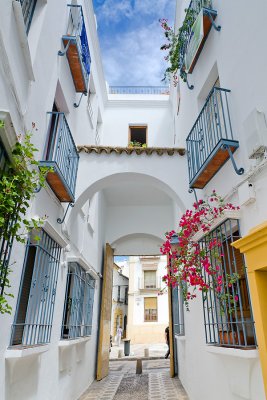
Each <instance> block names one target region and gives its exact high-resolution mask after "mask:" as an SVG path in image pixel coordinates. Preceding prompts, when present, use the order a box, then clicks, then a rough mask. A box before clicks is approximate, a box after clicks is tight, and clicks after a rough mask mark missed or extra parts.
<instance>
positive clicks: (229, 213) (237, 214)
mask: <svg viewBox="0 0 267 400" xmlns="http://www.w3.org/2000/svg"><path fill="white" fill-rule="evenodd" d="M240 218H241V211H240V210H225V211H224V213H223V215H221V216H219V217H218V218H216V219H214V221H213V222H212V224H211V226H210V230H209V231H210V232H211V231H213V230H214V229H215V228H217V226H219V225H220V224H222V223H223V222H225V221H226V220H227V219H240ZM206 234H207V232H203V230H202V229H200V230H199V231H198V232H197V233H196V234H195V235H194V236H193V237H192V241H193V242H199V240H201V239H202V238H203V237H204V236H206Z"/></svg>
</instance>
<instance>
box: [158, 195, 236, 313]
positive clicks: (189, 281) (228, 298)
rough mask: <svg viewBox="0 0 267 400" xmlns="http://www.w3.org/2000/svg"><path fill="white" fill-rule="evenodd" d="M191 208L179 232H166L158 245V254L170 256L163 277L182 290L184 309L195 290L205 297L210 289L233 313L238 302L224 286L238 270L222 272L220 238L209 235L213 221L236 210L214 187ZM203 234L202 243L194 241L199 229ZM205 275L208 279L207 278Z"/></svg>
mask: <svg viewBox="0 0 267 400" xmlns="http://www.w3.org/2000/svg"><path fill="white" fill-rule="evenodd" d="M193 208H194V210H187V211H186V213H185V214H184V215H183V216H182V218H181V220H180V222H179V230H178V232H175V231H171V232H169V233H166V241H165V242H164V243H163V246H162V247H161V253H162V254H164V255H169V259H170V265H169V266H168V268H169V273H168V274H166V275H165V276H164V277H163V280H164V281H165V282H166V283H167V285H168V286H169V287H176V286H179V287H180V288H181V290H182V292H183V298H184V302H185V305H186V308H187V309H189V301H190V300H193V299H194V298H195V297H196V293H197V291H200V292H202V293H203V295H204V298H205V296H206V295H207V293H208V292H209V291H213V292H214V294H215V296H216V298H217V299H218V303H219V305H220V310H221V313H222V314H223V313H224V312H225V302H227V304H228V307H227V312H229V313H232V312H233V310H234V307H235V305H236V303H237V302H238V301H239V299H238V296H237V295H232V294H231V293H230V292H229V290H227V287H228V288H229V287H232V286H233V285H235V283H236V282H237V281H238V279H239V278H240V276H239V274H238V273H232V274H223V273H222V263H223V261H222V258H223V257H224V255H223V254H222V253H223V252H222V251H221V247H222V241H221V240H220V239H219V238H216V237H214V235H211V234H210V230H211V227H212V225H213V223H214V222H215V221H216V220H218V219H219V218H220V217H221V216H223V215H224V213H225V211H228V210H231V211H233V210H238V209H239V207H235V206H233V205H232V204H231V203H226V204H225V203H224V201H223V199H222V198H221V197H220V196H219V195H218V194H217V193H216V191H215V190H214V191H213V192H212V194H211V195H210V196H209V197H208V199H207V200H206V201H204V200H199V201H198V202H197V203H194V205H193ZM200 230H202V232H203V233H204V234H205V241H204V245H202V246H201V245H200V243H199V242H197V241H194V240H193V239H194V236H195V235H196V234H197V233H198V232H199V231H200ZM173 235H177V236H178V244H177V246H176V250H172V247H171V240H172V237H173ZM207 278H208V279H207Z"/></svg>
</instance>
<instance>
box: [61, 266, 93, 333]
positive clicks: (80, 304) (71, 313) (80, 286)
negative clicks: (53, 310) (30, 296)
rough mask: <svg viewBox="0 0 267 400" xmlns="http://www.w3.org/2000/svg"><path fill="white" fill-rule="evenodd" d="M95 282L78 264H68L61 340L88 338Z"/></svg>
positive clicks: (90, 331) (90, 329)
mask: <svg viewBox="0 0 267 400" xmlns="http://www.w3.org/2000/svg"><path fill="white" fill-rule="evenodd" d="M94 291H95V280H94V279H93V277H92V276H91V275H90V274H89V273H87V272H86V271H85V270H84V269H83V268H82V267H81V266H80V265H79V264H78V263H76V262H71V263H69V269H68V276H67V286H66V297H65V307H64V315H63V323H62V331H61V338H62V339H75V338H79V337H84V336H90V335H91V333H92V318H93V305H94Z"/></svg>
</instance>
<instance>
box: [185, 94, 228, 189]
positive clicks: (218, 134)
mask: <svg viewBox="0 0 267 400" xmlns="http://www.w3.org/2000/svg"><path fill="white" fill-rule="evenodd" d="M229 92H230V90H228V89H222V88H218V87H214V88H213V89H212V91H211V92H210V94H209V96H208V98H207V100H206V102H205V105H204V107H203V108H202V110H201V112H200V114H199V116H198V118H197V120H196V122H195V123H194V125H193V128H192V129H191V132H190V133H189V135H188V137H187V139H186V147H187V160H188V171H189V184H191V182H192V181H193V180H194V178H195V177H196V175H197V174H198V173H199V172H200V171H201V169H202V168H203V166H204V164H205V163H206V162H207V161H208V159H209V157H211V156H212V154H213V152H214V151H215V150H216V148H217V146H218V145H220V143H221V141H222V140H224V143H225V144H227V141H230V143H231V141H233V140H234V139H233V132H232V125H231V118H230V113H229V104H228V96H227V95H228V93H229Z"/></svg>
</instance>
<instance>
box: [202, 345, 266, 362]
mask: <svg viewBox="0 0 267 400" xmlns="http://www.w3.org/2000/svg"><path fill="white" fill-rule="evenodd" d="M207 352H208V353H211V354H215V355H219V356H220V355H221V356H226V357H227V356H228V357H235V358H245V359H257V358H259V353H258V350H256V349H255V348H254V349H253V348H248V347H247V348H244V349H234V348H230V347H221V346H212V345H210V346H207Z"/></svg>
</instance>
